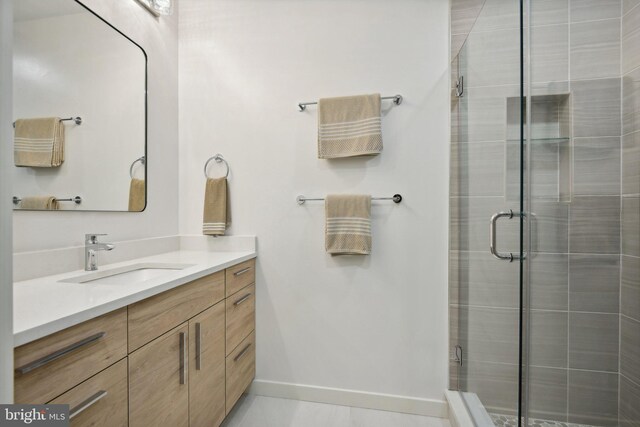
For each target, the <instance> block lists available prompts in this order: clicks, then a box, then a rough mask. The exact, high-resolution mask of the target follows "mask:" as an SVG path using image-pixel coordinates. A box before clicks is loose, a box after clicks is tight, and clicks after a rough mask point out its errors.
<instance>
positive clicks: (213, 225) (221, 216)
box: [202, 178, 231, 236]
mask: <svg viewBox="0 0 640 427" xmlns="http://www.w3.org/2000/svg"><path fill="white" fill-rule="evenodd" d="M230 208H231V203H230V201H229V186H228V185H227V178H208V179H207V185H206V188H205V193H204V215H203V220H202V234H207V235H209V236H222V235H224V232H225V230H226V229H227V227H228V226H229V225H231V210H230Z"/></svg>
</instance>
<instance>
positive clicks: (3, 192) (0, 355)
mask: <svg viewBox="0 0 640 427" xmlns="http://www.w3.org/2000/svg"><path fill="white" fill-rule="evenodd" d="M11 8H12V4H11V2H10V1H0V94H2V96H0V141H10V140H11V137H12V135H13V132H12V129H11V102H12V82H11V66H12V61H11V51H12V48H11V45H12V38H13V30H12V17H13V13H12V10H11ZM12 160H13V148H12V146H11V144H0V404H6V403H13V277H12V262H11V258H12V257H11V234H12V230H11V224H12V221H11V210H12V204H11V190H12V189H11V181H12V180H11V168H12V166H13V165H12Z"/></svg>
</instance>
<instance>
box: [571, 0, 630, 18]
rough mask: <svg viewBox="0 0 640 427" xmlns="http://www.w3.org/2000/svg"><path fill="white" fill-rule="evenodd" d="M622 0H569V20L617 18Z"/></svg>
mask: <svg viewBox="0 0 640 427" xmlns="http://www.w3.org/2000/svg"><path fill="white" fill-rule="evenodd" d="M621 1H622V0H570V5H571V6H570V14H571V22H580V21H593V20H599V19H607V18H619V17H620V10H621V6H620V5H621Z"/></svg>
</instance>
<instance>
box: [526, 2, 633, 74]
mask: <svg viewBox="0 0 640 427" xmlns="http://www.w3.org/2000/svg"><path fill="white" fill-rule="evenodd" d="M618 11H619V9H618ZM618 14H619V12H618ZM534 42H535V40H534ZM569 54H570V56H571V80H585V79H599V78H606V77H617V76H620V19H607V20H604V21H595V22H584V23H580V24H572V25H571V49H570V53H569Z"/></svg>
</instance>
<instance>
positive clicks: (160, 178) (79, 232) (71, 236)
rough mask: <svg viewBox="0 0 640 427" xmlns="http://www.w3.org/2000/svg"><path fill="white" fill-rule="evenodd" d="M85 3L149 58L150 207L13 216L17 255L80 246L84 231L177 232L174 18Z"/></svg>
mask: <svg viewBox="0 0 640 427" xmlns="http://www.w3.org/2000/svg"><path fill="white" fill-rule="evenodd" d="M3 3H5V2H3ZM83 3H85V4H86V5H87V6H88V7H89V8H91V9H92V10H94V11H95V12H96V13H98V14H99V15H100V16H102V17H103V18H104V19H106V20H107V21H109V22H110V23H112V24H113V25H114V26H115V27H116V28H118V29H119V30H121V31H122V32H124V33H125V34H127V35H128V36H129V37H130V38H131V39H133V40H134V41H136V42H137V43H138V44H140V45H141V46H142V47H143V48H144V49H145V51H146V52H147V55H148V57H149V62H148V73H149V74H148V159H149V163H148V171H147V173H148V176H149V180H148V192H149V194H148V201H149V203H148V206H147V209H146V210H145V211H144V212H143V213H128V212H120V213H117V212H114V213H108V212H96V213H94V212H83V213H78V212H53V213H52V212H15V213H14V234H15V240H14V251H17V252H21V251H29V250H38V249H48V248H59V247H65V246H72V245H81V244H83V242H84V233H88V232H102V233H108V234H109V236H108V237H107V238H106V241H118V240H127V239H136V238H144V237H154V236H165V235H171V234H177V232H178V206H177V197H178V171H177V168H178V161H177V156H178V142H177V141H178V87H177V48H178V45H177V29H178V25H177V24H178V16H177V13H176V14H174V15H173V16H170V17H163V18H155V17H153V16H152V15H151V14H150V13H148V12H147V11H146V10H145V9H144V8H143V7H142V6H140V5H139V4H138V3H136V2H135V1H133V0H130V1H117V2H112V1H105V0H85V1H83ZM69 49H73V43H70V44H69ZM105 179H108V178H105ZM116 250H117V248H116Z"/></svg>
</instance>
